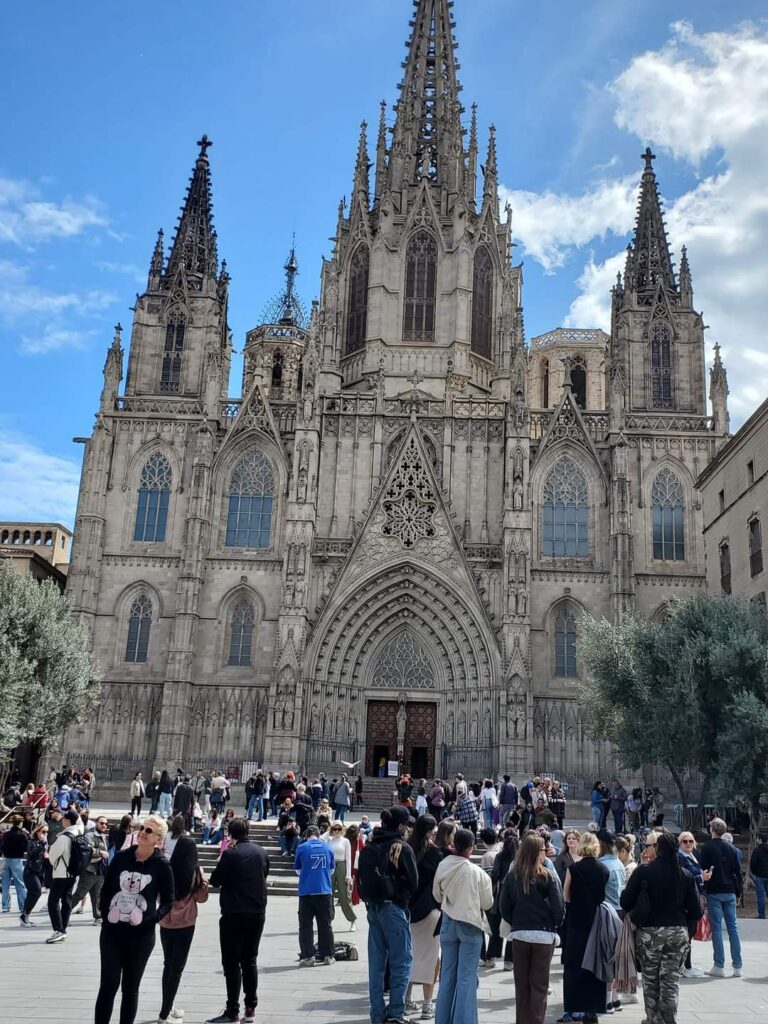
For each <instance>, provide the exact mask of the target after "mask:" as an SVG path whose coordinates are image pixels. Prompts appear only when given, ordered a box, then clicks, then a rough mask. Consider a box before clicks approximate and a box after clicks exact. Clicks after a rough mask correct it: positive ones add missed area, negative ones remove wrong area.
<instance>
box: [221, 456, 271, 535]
mask: <svg viewBox="0 0 768 1024" xmlns="http://www.w3.org/2000/svg"><path fill="white" fill-rule="evenodd" d="M273 492H274V481H273V477H272V467H271V466H270V464H269V460H268V459H267V458H266V457H265V456H264V455H262V453H261V452H259V451H255V450H254V451H251V452H248V454H247V455H244V456H243V458H242V459H241V460H240V461H239V462H238V464H237V466H236V467H235V470H234V472H233V473H232V479H231V481H230V485H229V503H228V507H227V535H226V540H225V544H226V546H227V547H228V548H266V547H269V538H270V532H271V529H272V500H273Z"/></svg>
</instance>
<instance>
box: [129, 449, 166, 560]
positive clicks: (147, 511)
mask: <svg viewBox="0 0 768 1024" xmlns="http://www.w3.org/2000/svg"><path fill="white" fill-rule="evenodd" d="M171 478H172V474H171V464H170V463H169V462H168V459H166V457H165V456H164V455H161V454H160V453H159V452H156V453H155V454H154V455H150V457H149V458H148V459H147V461H146V462H145V463H144V468H143V469H142V471H141V477H140V479H139V499H138V503H137V505H136V525H135V526H134V529H133V539H134V540H143V541H158V542H159V541H164V540H165V529H166V524H167V520H168V500H169V497H170V493H171Z"/></svg>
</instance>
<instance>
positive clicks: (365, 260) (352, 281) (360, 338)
mask: <svg viewBox="0 0 768 1024" xmlns="http://www.w3.org/2000/svg"><path fill="white" fill-rule="evenodd" d="M370 259H371V258H370V253H369V251H368V246H367V245H365V244H363V245H359V246H358V247H357V249H355V254H354V256H353V257H352V260H351V262H350V265H349V291H348V295H349V297H348V299H347V345H346V354H347V355H351V354H352V353H353V352H358V351H359V350H360V349H361V348H362V347H363V345H364V344H365V335H366V333H367V331H368V274H369V269H370Z"/></svg>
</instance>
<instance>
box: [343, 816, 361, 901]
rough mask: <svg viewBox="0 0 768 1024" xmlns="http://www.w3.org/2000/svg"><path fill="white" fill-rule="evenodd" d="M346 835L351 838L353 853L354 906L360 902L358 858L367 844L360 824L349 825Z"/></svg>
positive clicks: (351, 850)
mask: <svg viewBox="0 0 768 1024" xmlns="http://www.w3.org/2000/svg"><path fill="white" fill-rule="evenodd" d="M344 835H345V837H346V838H347V839H348V840H349V849H350V853H351V854H352V895H351V897H350V900H351V903H352V906H353V907H356V906H358V905H359V903H360V890H359V887H358V884H357V877H358V871H357V859H358V857H359V856H360V851H361V850H362V848H363V847H364V846H365V840H364V839H363V837H362V834H361V832H360V826H359V825H355V824H354V823H353V824H351V825H347V830H346V832H345V833H344Z"/></svg>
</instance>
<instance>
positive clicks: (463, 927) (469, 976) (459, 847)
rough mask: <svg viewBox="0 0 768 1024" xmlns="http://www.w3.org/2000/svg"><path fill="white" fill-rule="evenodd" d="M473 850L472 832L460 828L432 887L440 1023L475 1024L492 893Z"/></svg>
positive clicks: (437, 1012) (437, 1016)
mask: <svg viewBox="0 0 768 1024" xmlns="http://www.w3.org/2000/svg"><path fill="white" fill-rule="evenodd" d="M474 846H475V835H474V832H472V831H470V830H469V829H466V828H460V829H459V830H458V831H457V832H456V835H455V836H454V837H453V849H452V850H451V851H449V852H448V855H447V856H446V857H444V858H443V860H442V861H441V862H440V864H439V865H438V868H437V871H436V872H435V880H434V883H433V885H432V895H433V896H434V898H435V900H436V901H437V902H438V903H439V904H440V908H441V910H442V924H441V926H440V951H441V963H440V989H439V992H438V995H437V1008H436V1015H435V1016H436V1024H477V985H478V980H477V962H478V960H479V959H480V950H481V948H482V945H483V933H484V931H485V930H486V929H488V925H487V922H486V920H485V917H484V912H485V911H488V910H490V909H491V907H492V906H493V889H492V887H491V880H490V878H489V877H488V875H487V874H486V873H485V871H483V870H482V868H480V867H479V866H478V865H477V864H473V863H472V860H471V857H472V851H473V849H474Z"/></svg>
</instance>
